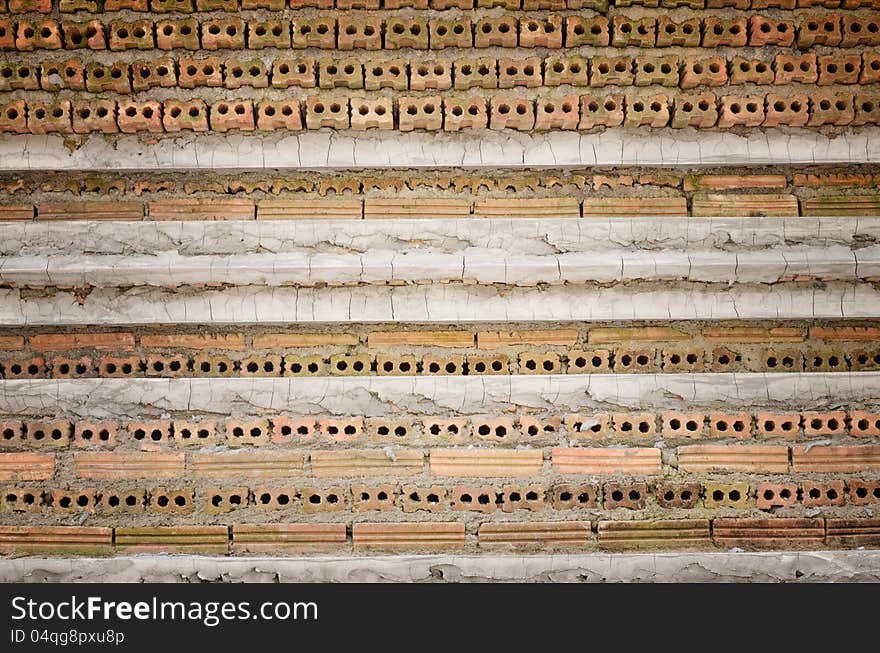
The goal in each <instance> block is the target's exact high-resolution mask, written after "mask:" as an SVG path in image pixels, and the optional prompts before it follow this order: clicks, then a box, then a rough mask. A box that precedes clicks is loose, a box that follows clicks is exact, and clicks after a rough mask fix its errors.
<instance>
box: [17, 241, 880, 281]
mask: <svg viewBox="0 0 880 653" xmlns="http://www.w3.org/2000/svg"><path fill="white" fill-rule="evenodd" d="M857 270H858V271H859V274H860V275H861V276H863V277H870V276H877V275H878V274H880V246H876V245H875V246H870V247H863V248H860V249H858V250H855V251H853V250H851V249H849V248H848V247H842V246H830V247H824V248H820V247H778V248H774V249H762V250H759V251H740V252H724V251H713V250H675V251H659V252H658V251H651V250H636V251H632V250H620V249H616V250H615V249H607V250H603V251H592V252H570V253H566V254H545V255H528V254H509V253H508V252H506V251H504V250H500V249H482V248H476V247H471V248H467V249H466V250H463V251H461V252H455V253H447V252H442V251H438V250H436V249H432V248H425V247H421V246H418V245H411V246H410V247H407V248H401V249H399V250H397V251H392V250H370V251H368V252H364V253H358V254H346V253H307V252H284V253H280V254H278V253H263V254H231V255H229V254H221V255H196V256H181V255H180V254H178V253H176V252H170V253H169V252H166V253H161V254H154V255H147V254H106V255H94V254H86V253H75V252H70V253H66V254H60V253H59V254H49V255H34V256H10V257H5V258H3V259H0V283H5V284H13V285H30V286H68V287H70V286H80V287H81V286H96V287H122V286H164V287H177V286H186V285H191V284H205V283H221V284H225V285H261V286H283V285H298V286H312V285H318V284H328V283H329V284H337V283H347V284H351V283H363V284H385V283H389V282H402V283H444V282H466V281H467V282H476V283H482V284H507V285H514V286H528V285H534V284H538V283H544V284H560V283H590V282H602V283H610V282H621V281H629V280H643V281H675V280H687V281H694V282H723V283H737V282H745V283H777V282H779V281H782V280H784V279H786V278H791V277H794V276H797V277H804V278H813V279H822V280H838V281H852V280H856V279H858V278H859V277H858V276H856V271H857Z"/></svg>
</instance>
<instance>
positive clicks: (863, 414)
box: [849, 410, 880, 438]
mask: <svg viewBox="0 0 880 653" xmlns="http://www.w3.org/2000/svg"><path fill="white" fill-rule="evenodd" d="M849 423H850V433H851V434H852V435H854V436H856V437H863V438H874V437H878V436H880V413H871V412H868V411H865V410H853V411H850V413H849Z"/></svg>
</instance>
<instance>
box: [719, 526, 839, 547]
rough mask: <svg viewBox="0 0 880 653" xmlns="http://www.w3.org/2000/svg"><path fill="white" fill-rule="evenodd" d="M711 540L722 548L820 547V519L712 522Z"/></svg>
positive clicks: (821, 538) (823, 528) (821, 527)
mask: <svg viewBox="0 0 880 653" xmlns="http://www.w3.org/2000/svg"><path fill="white" fill-rule="evenodd" d="M712 538H713V539H714V540H715V543H716V544H719V545H720V546H724V547H728V548H729V547H734V546H735V547H740V548H743V549H797V548H813V547H817V546H821V545H822V544H824V540H825V522H824V521H823V520H822V519H716V520H714V521H713V522H712Z"/></svg>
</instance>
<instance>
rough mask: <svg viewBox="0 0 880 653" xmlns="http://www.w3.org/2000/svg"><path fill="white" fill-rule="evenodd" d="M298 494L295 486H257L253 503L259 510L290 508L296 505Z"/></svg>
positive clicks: (254, 489)
mask: <svg viewBox="0 0 880 653" xmlns="http://www.w3.org/2000/svg"><path fill="white" fill-rule="evenodd" d="M296 496H297V494H296V489H295V488H293V487H266V486H260V487H255V488H253V497H254V498H253V504H252V505H253V506H254V507H255V508H256V509H257V510H289V509H290V508H292V507H293V506H294V505H295V502H296Z"/></svg>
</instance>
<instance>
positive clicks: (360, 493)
mask: <svg viewBox="0 0 880 653" xmlns="http://www.w3.org/2000/svg"><path fill="white" fill-rule="evenodd" d="M396 495H397V492H396V490H395V488H394V486H393V485H391V484H388V483H385V484H383V485H352V486H351V496H352V505H351V509H352V510H353V511H355V512H368V511H373V510H381V511H387V510H394V500H395V497H396Z"/></svg>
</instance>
